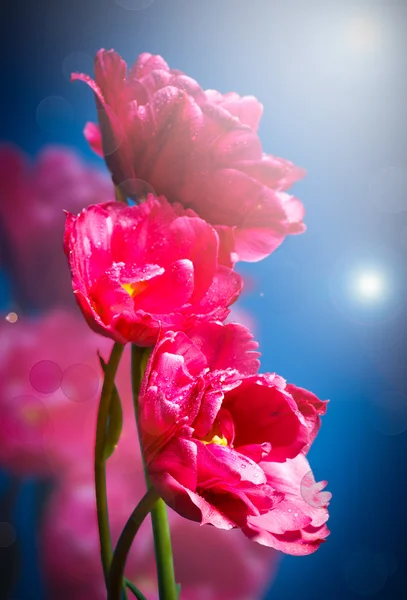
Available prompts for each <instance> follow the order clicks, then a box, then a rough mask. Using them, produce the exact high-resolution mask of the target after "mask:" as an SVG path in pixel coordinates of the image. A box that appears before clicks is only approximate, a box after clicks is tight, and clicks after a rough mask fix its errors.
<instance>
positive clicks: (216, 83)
mask: <svg viewBox="0 0 407 600" xmlns="http://www.w3.org/2000/svg"><path fill="white" fill-rule="evenodd" d="M118 1H119V0H118ZM123 1H124V0H123ZM128 1H129V0H128ZM134 3H135V0H134ZM141 4H142V3H141ZM0 23H1V25H0V27H1V35H0V40H1V44H2V50H1V53H0V57H1V61H2V63H1V80H0V88H1V92H0V100H1V104H2V109H1V112H0V137H1V139H2V140H8V141H12V142H15V143H16V144H19V145H20V146H22V147H23V148H24V149H25V150H26V151H28V152H29V153H30V154H35V153H36V152H37V151H38V149H40V148H41V147H42V146H43V145H44V144H46V143H49V142H58V143H64V144H68V145H71V146H74V147H76V148H77V149H79V150H80V151H81V153H82V154H83V155H84V156H85V157H86V158H87V159H89V160H90V161H93V162H94V163H95V164H97V161H98V159H97V158H96V157H95V156H93V155H92V153H91V152H90V150H89V149H88V148H87V144H86V143H85V141H84V138H83V136H82V128H83V125H84V123H85V121H87V120H94V119H95V108H94V100H93V95H92V93H91V92H90V90H89V89H88V88H87V87H86V86H85V85H83V84H81V83H75V84H71V83H69V82H68V81H67V78H66V76H65V75H66V73H65V75H64V71H65V72H66V71H67V70H69V68H70V67H72V68H82V69H89V62H87V60H86V57H83V56H82V59H80V58H78V57H77V62H76V63H75V58H74V57H71V58H70V59H69V60H65V59H66V57H67V56H69V55H70V54H72V53H77V52H79V53H83V54H86V55H89V56H90V57H93V56H94V54H95V52H96V50H97V49H98V48H100V47H105V48H111V47H112V48H115V49H116V50H117V51H118V52H120V53H121V54H122V56H123V57H124V58H125V59H126V60H127V61H128V62H132V61H133V60H134V59H135V58H136V57H137V55H138V54H139V53H140V52H143V51H148V52H151V53H159V54H162V55H163V56H164V58H165V59H166V60H167V62H169V64H170V65H171V66H173V67H175V68H178V69H181V70H183V71H185V72H186V73H188V74H189V75H190V76H192V77H194V78H195V79H197V80H198V81H199V82H200V83H201V85H202V86H203V87H204V88H209V87H210V88H216V89H218V90H220V91H222V92H227V91H230V90H235V91H237V92H239V93H240V94H253V95H255V96H257V97H258V98H259V99H260V101H261V102H262V103H263V105H264V116H263V119H262V122H261V127H260V136H261V138H262V141H263V147H264V150H265V152H269V153H273V154H277V155H280V156H283V157H286V158H289V159H290V160H292V161H294V162H295V163H296V164H298V165H301V166H304V167H306V168H307V170H308V176H307V178H306V179H305V180H304V181H302V182H300V183H298V184H297V185H296V187H295V193H296V194H298V195H299V196H300V197H301V199H302V200H303V202H304V204H305V207H306V211H307V215H306V223H307V226H308V230H307V232H306V234H305V235H302V236H298V237H295V238H291V239H288V240H286V242H285V243H284V244H283V246H282V247H281V248H280V249H279V250H278V251H277V252H276V253H275V254H273V255H272V256H271V257H269V258H268V259H266V260H264V261H262V262H260V263H258V264H251V265H248V264H246V265H243V266H242V267H241V271H242V272H243V273H245V274H247V275H248V276H249V277H251V278H253V279H254V280H255V286H254V288H253V290H252V291H249V292H247V293H246V294H245V296H244V297H243V298H242V300H241V301H240V303H241V305H242V306H243V307H246V308H247V309H249V310H250V311H251V312H252V313H253V314H254V315H255V317H256V319H257V337H258V339H259V341H260V344H261V350H262V353H263V358H262V368H263V370H271V371H277V372H279V373H280V374H281V375H283V376H284V377H285V378H287V379H288V380H289V381H292V382H294V383H296V384H298V385H301V386H304V387H308V388H310V389H312V390H313V391H315V393H317V394H318V395H319V396H320V397H321V398H330V399H331V402H330V405H329V409H328V414H327V416H326V417H325V419H324V422H323V427H322V430H321V432H320V435H319V437H318V439H317V441H316V443H315V446H314V447H313V449H312V451H311V453H310V462H311V464H312V467H313V470H314V473H315V476H316V478H317V480H318V479H327V480H329V486H328V487H329V490H330V491H331V492H332V493H333V500H332V503H331V507H330V509H331V518H330V522H329V526H330V529H331V532H332V533H331V536H330V537H329V538H328V541H327V543H326V544H324V545H323V546H322V547H321V548H320V550H319V551H318V552H317V553H316V554H314V555H312V556H309V557H304V558H294V557H285V558H284V559H283V561H282V565H281V569H280V571H279V573H278V575H277V579H276V581H275V583H274V585H273V587H272V589H271V590H270V594H269V598H270V599H273V600H296V599H300V598H301V600H314V599H321V600H348V599H349V600H351V599H357V598H362V597H363V596H366V597H369V595H370V596H371V597H372V598H376V599H377V600H379V599H380V600H382V599H388V598H389V599H395V600H397V599H399V598H400V599H401V598H405V597H407V593H406V590H405V589H404V590H403V588H406V580H405V579H406V578H405V573H406V570H407V560H406V544H405V529H406V527H405V522H406V508H407V493H406V486H405V481H404V477H405V473H406V471H405V461H404V457H405V454H406V450H407V443H406V441H407V438H406V433H405V430H407V397H406V394H407V386H406V379H405V375H404V369H405V356H406V345H405V343H404V342H405V339H406V326H405V317H406V299H407V296H406V285H405V277H404V275H405V269H406V255H407V162H406V161H407V159H406V143H407V137H406V127H405V118H406V105H407V102H406V100H407V97H406V91H405V89H406V87H405V77H406V74H407V53H406V50H407V43H406V39H405V34H406V31H407V3H406V2H395V1H392V0H387V2H386V1H385V0H383V1H382V2H380V1H377V2H373V1H372V2H366V1H365V2H363V1H359V2H357V1H354V2H348V1H342V2H334V1H332V2H331V1H329V0H326V1H324V2H322V1H321V2H317V1H315V0H309V1H305V0H304V1H302V0H300V1H297V2H293V1H290V0H281V1H278V0H266V1H260V0H245V1H242V0H155V1H154V2H152V3H151V5H150V6H149V7H148V8H146V9H144V10H136V11H129V10H125V9H123V8H122V7H120V6H119V5H118V3H116V2H115V0H70V1H69V2H63V1H62V0H60V1H57V0H38V1H37V2H34V1H29V0H26V1H24V0H8V1H6V0H5V1H4V2H3V3H2V5H1V10H0ZM64 61H65V62H64ZM81 63H82V64H81ZM50 96H61V97H63V98H64V99H65V100H66V101H67V102H68V103H69V104H70V106H71V109H70V110H72V114H70V113H69V110H68V111H67V112H64V111H62V112H61V111H59V112H58V110H56V109H55V110H54V111H52V110H50V111H47V104H45V105H43V109H44V110H42V109H41V110H40V112H39V120H38V119H37V116H36V115H37V107H38V105H39V104H40V103H41V102H42V101H43V100H44V98H47V97H50ZM44 107H45V108H44ZM48 108H49V109H51V108H52V106H49V105H48ZM101 168H102V165H101ZM21 218H22V219H23V218H24V215H22V217H21ZM354 269H356V270H358V271H361V272H363V271H364V270H371V269H374V270H377V271H378V272H380V273H381V274H382V276H383V279H384V282H385V283H384V286H385V288H386V293H385V294H384V295H383V296H380V295H379V297H377V298H373V299H370V300H367V301H362V300H361V299H360V298H359V297H358V295H357V290H356V288H355V285H356V284H355V285H354V286H353V287H352V285H351V284H350V283H349V281H350V279H349V278H350V277H351V274H352V273H353V270H354ZM1 281H3V280H1ZM0 286H1V294H0V301H1V307H0V308H1V309H2V310H3V315H5V314H6V312H7V311H8V310H12V309H13V302H12V298H11V297H10V294H9V293H8V291H7V287H6V283H5V282H4V283H0ZM0 360H1V357H0ZM395 399H396V400H397V403H396V405H394V402H395ZM0 418H1V417H0ZM389 433H390V434H391V435H389ZM396 433H397V434H396ZM0 484H1V486H3V485H4V482H3V480H1V481H0ZM36 498H37V488H36V486H35V484H34V483H30V482H28V483H27V484H26V485H25V488H24V490H23V492H22V493H20V495H19V498H18V502H17V505H16V510H15V514H14V523H15V525H16V528H17V533H18V537H19V540H20V544H21V545H20V551H21V552H22V556H21V559H22V567H21V569H22V571H21V576H20V578H19V582H18V586H17V589H16V590H15V592H14V595H13V596H12V598H13V599H14V600H34V599H36V598H43V595H42V592H41V589H42V582H41V577H40V574H39V572H38V569H37V567H36V561H37V559H36V558H35V557H36V554H35V552H36V538H35V532H34V529H33V519H34V515H35V511H36V510H37V509H36V501H37V500H36ZM0 520H1V519H0ZM225 560H227V557H225ZM90 600H92V599H90Z"/></svg>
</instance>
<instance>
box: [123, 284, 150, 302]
mask: <svg viewBox="0 0 407 600" xmlns="http://www.w3.org/2000/svg"><path fill="white" fill-rule="evenodd" d="M147 285H148V284H147V282H146V281H136V283H122V288H123V289H124V290H126V292H127V293H128V294H129V296H131V297H132V298H134V296H137V295H138V294H141V292H144V290H145V289H146V287H147Z"/></svg>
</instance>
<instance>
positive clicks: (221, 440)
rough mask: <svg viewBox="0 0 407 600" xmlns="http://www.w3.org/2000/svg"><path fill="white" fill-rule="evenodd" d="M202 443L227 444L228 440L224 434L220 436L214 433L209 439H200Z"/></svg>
mask: <svg viewBox="0 0 407 600" xmlns="http://www.w3.org/2000/svg"><path fill="white" fill-rule="evenodd" d="M201 441H202V442H203V443H204V444H218V446H227V445H228V441H227V439H226V438H225V436H224V435H222V437H220V436H219V435H214V436H213V438H212V439H211V440H205V439H203V440H201Z"/></svg>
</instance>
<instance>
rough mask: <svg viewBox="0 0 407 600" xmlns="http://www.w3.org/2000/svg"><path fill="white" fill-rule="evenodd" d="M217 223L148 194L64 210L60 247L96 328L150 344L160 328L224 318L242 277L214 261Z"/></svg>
mask: <svg viewBox="0 0 407 600" xmlns="http://www.w3.org/2000/svg"><path fill="white" fill-rule="evenodd" d="M218 248H219V239H218V235H217V233H216V231H215V229H214V228H213V227H212V226H211V225H209V223H206V221H204V220H203V219H201V218H199V217H198V216H197V215H196V214H195V213H193V212H192V211H191V210H185V209H184V208H183V207H182V206H181V205H179V204H169V203H168V202H167V200H166V199H165V198H164V197H163V196H161V197H160V198H156V197H155V196H153V195H152V194H150V195H149V196H148V197H147V200H146V201H145V202H144V203H142V204H138V205H136V206H126V205H125V204H123V203H121V202H112V203H108V204H103V205H95V206H90V207H89V208H87V209H84V210H83V211H82V212H81V213H80V214H79V215H78V216H73V215H71V214H68V216H67V222H66V229H65V252H66V255H67V258H68V261H69V266H70V269H71V274H72V285H73V290H74V293H75V295H76V299H77V301H78V304H79V306H80V308H81V310H82V312H83V314H84V316H85V318H86V320H87V321H88V323H89V325H90V326H91V327H92V329H94V330H95V331H97V332H99V333H102V334H103V335H106V336H108V337H111V338H112V339H114V340H116V341H117V342H119V343H121V344H125V343H126V342H134V343H136V344H138V345H139V346H151V345H153V344H154V343H155V341H156V340H157V336H158V333H159V331H160V330H162V331H168V330H179V329H185V328H187V327H190V326H191V324H193V323H195V322H202V321H212V320H214V319H220V320H223V319H225V317H226V316H227V315H228V314H229V309H228V307H229V306H230V305H231V304H232V303H233V302H234V301H235V300H236V299H237V298H238V296H239V293H240V291H241V287H242V282H241V278H240V276H239V275H238V274H237V273H236V272H235V271H233V270H232V269H230V268H229V267H225V266H223V265H219V263H218Z"/></svg>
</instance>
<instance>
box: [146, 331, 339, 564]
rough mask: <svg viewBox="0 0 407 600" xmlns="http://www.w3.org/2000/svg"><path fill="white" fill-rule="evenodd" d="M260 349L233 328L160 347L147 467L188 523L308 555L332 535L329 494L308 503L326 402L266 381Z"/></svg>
mask: <svg viewBox="0 0 407 600" xmlns="http://www.w3.org/2000/svg"><path fill="white" fill-rule="evenodd" d="M256 346H257V344H256V343H255V342H254V341H253V339H252V337H251V335H250V333H249V332H248V331H247V330H246V329H245V328H244V327H243V326H241V325H238V324H233V323H229V324H227V325H222V324H220V323H211V324H207V323H206V324H204V325H198V326H195V327H194V328H192V329H191V330H190V331H189V332H188V335H186V334H185V333H182V332H177V333H172V332H169V333H168V334H167V335H165V336H164V337H163V338H162V339H161V340H160V341H159V342H158V344H157V346H156V348H155V349H154V351H153V354H152V356H151V359H150V362H149V365H148V367H147V370H146V374H145V376H144V381H143V386H142V390H141V395H140V403H139V422H140V435H141V440H142V444H143V448H144V453H145V457H146V463H147V468H148V471H149V474H150V478H151V480H152V482H153V484H154V485H155V487H156V488H157V490H158V491H159V493H160V495H161V496H162V497H163V498H164V500H165V501H166V502H167V503H168V504H169V505H170V506H171V507H172V508H174V509H175V510H176V511H177V512H178V513H179V514H181V515H182V516H184V517H186V518H188V519H191V520H194V521H199V522H200V523H202V524H206V523H209V524H211V525H214V526H215V527H218V528H220V529H232V528H236V527H237V528H240V529H241V530H242V531H243V533H244V534H245V535H246V536H247V537H249V538H251V539H254V540H256V541H258V542H259V543H261V544H263V545H266V546H270V547H273V548H276V549H277V550H281V551H283V552H286V553H288V554H297V555H300V554H309V553H311V552H314V551H315V550H316V549H317V548H318V546H319V545H320V544H321V542H322V541H323V540H324V539H325V538H326V536H327V535H328V533H329V531H328V529H327V527H326V525H325V522H326V521H327V519H328V511H327V509H326V505H327V503H328V500H329V498H330V494H328V493H326V492H325V493H323V494H320V495H319V496H318V497H317V500H316V501H315V499H314V501H312V502H310V501H309V498H310V490H309V488H310V487H312V486H314V485H316V484H315V481H314V480H313V476H312V473H311V472H310V467H309V464H308V461H307V459H306V458H305V453H306V451H307V450H308V448H309V446H310V444H311V443H312V441H313V439H314V437H315V435H316V432H317V429H318V426H319V416H318V415H319V414H323V413H324V412H325V403H324V402H321V401H319V400H318V399H317V398H316V397H315V396H314V395H313V394H310V393H308V392H306V391H305V390H302V389H301V388H296V387H295V386H287V385H286V383H285V381H284V380H283V379H282V378H281V377H279V376H278V375H275V374H270V373H268V374H264V375H258V374H257V369H258V360H257V357H258V353H257V352H255V351H254V350H255V349H256ZM323 487H324V484H318V491H319V490H320V489H322V488H323ZM304 490H306V493H305V494H304V493H303V491H304ZM314 490H315V488H314Z"/></svg>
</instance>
